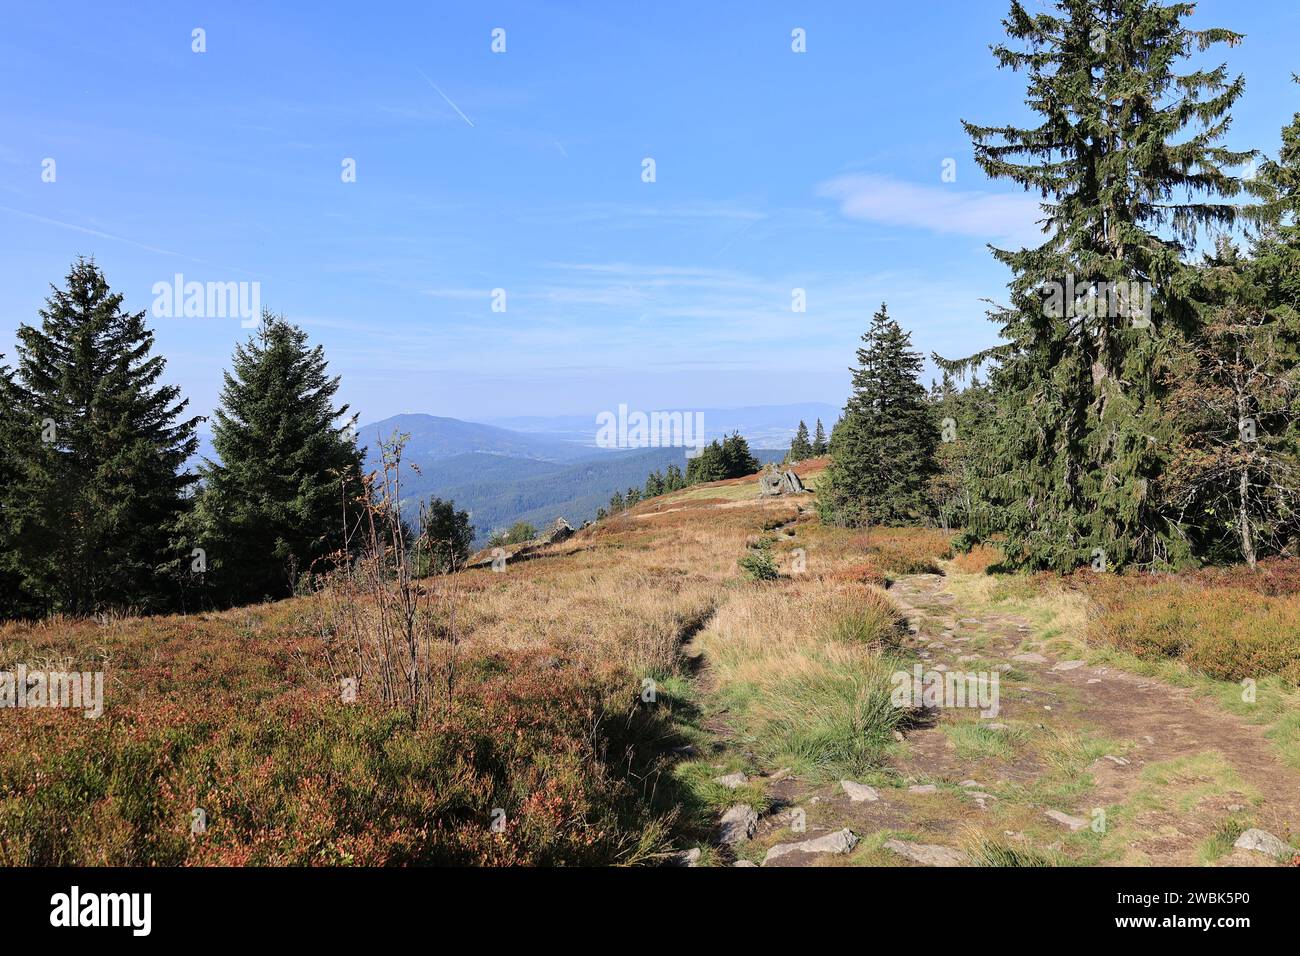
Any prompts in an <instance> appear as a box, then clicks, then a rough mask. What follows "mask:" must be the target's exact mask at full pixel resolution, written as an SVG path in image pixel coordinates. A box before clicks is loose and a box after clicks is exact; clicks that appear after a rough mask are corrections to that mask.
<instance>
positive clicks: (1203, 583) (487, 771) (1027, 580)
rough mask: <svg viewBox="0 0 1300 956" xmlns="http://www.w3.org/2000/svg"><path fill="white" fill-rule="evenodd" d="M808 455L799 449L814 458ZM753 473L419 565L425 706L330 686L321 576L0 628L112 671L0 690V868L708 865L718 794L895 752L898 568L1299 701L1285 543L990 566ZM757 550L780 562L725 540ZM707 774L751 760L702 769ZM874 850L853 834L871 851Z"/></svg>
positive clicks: (886, 771)
mask: <svg viewBox="0 0 1300 956" xmlns="http://www.w3.org/2000/svg"><path fill="white" fill-rule="evenodd" d="M819 468H820V463H817V462H814V463H805V465H804V466H802V467H801V470H802V471H803V472H804V473H805V476H806V480H807V481H808V482H809V483H810V484H815V482H816V478H817V474H818V472H819ZM756 488H757V483H756V478H750V479H741V480H735V481H731V482H720V483H716V485H714V486H704V487H697V488H691V489H689V490H688V491H685V492H680V493H677V494H675V495H669V496H663V497H661V498H656V499H651V500H650V501H647V502H643V503H642V504H640V505H638V506H637V507H636V508H633V509H630V510H629V511H627V512H625V513H623V514H620V515H618V516H616V517H614V518H611V519H608V520H606V521H602V522H600V523H598V524H596V525H594V526H591V527H589V528H587V529H585V530H583V531H581V532H579V533H578V534H577V535H575V536H574V537H572V538H570V539H569V540H567V541H565V542H563V543H561V544H557V545H551V546H547V547H544V548H541V549H537V550H536V551H534V552H532V553H531V554H530V555H529V556H528V557H527V558H526V559H518V560H514V559H512V560H510V561H508V562H507V565H506V568H505V570H504V571H502V572H494V571H492V570H491V569H490V568H480V569H474V570H470V571H465V572H462V573H460V574H456V575H451V576H447V577H440V578H430V579H426V580H424V581H422V582H420V583H419V587H420V588H421V589H424V590H425V591H426V592H428V596H430V597H431V598H432V599H433V601H432V605H431V606H433V607H435V608H437V612H436V613H437V614H438V615H440V618H439V627H441V628H442V630H441V632H440V633H443V634H444V635H446V639H445V640H442V641H439V642H437V643H435V644H432V645H431V646H430V648H429V649H428V651H427V652H425V653H424V654H423V656H422V658H421V666H422V667H423V668H425V670H426V672H427V674H428V675H430V679H431V680H432V681H433V686H434V692H433V697H432V700H433V703H432V706H431V707H429V708H428V709H427V710H425V711H423V712H421V713H419V714H412V713H410V712H407V711H406V710H403V709H402V708H399V707H394V706H391V705H390V704H385V703H384V702H383V701H382V700H380V699H379V698H378V696H377V695H376V693H375V692H374V688H373V685H372V684H370V683H368V682H367V681H366V680H364V679H363V680H362V681H361V684H360V686H359V689H358V695H357V697H356V699H355V700H353V701H348V700H345V699H344V697H345V695H343V694H341V693H340V682H341V681H342V680H343V679H344V678H346V677H347V676H349V673H350V671H349V668H348V664H347V662H348V660H349V656H348V655H349V647H348V646H347V643H348V636H347V635H346V634H345V633H343V632H342V631H340V630H339V629H338V628H337V627H335V626H334V623H333V621H334V619H333V618H332V617H331V615H330V613H329V596H328V595H327V594H326V593H324V592H322V593H317V594H306V595H302V596H299V597H295V598H292V599H289V600H285V601H281V602H277V603H268V604H262V605H255V606H251V607H246V608H241V609H236V610H232V611H227V612H222V613H204V614H194V615H188V616H184V615H174V616H161V617H144V618H134V617H117V618H107V617H104V618H99V619H78V620H74V619H68V618H51V619H48V620H44V621H41V622H37V623H8V624H5V625H3V626H2V627H0V670H9V669H12V668H13V667H15V666H17V664H18V663H20V662H23V663H26V665H27V666H28V667H33V666H37V665H41V666H45V667H47V668H50V669H54V668H56V667H57V668H61V669H66V670H103V671H104V672H105V674H106V692H105V713H104V716H103V717H102V718H100V719H98V720H87V719H84V718H83V717H82V716H81V715H80V714H79V713H70V712H66V711H59V710H26V711H20V710H5V711H0V864H5V865H66V864H78V865H109V866H115V865H321V866H332V865H414V864H462V865H645V864H662V863H666V862H675V861H678V860H680V859H682V857H680V856H679V854H681V853H682V851H684V850H686V849H688V848H691V847H697V848H703V851H704V852H703V855H702V857H701V858H700V859H701V860H702V861H703V862H705V863H709V862H726V861H727V860H728V859H730V856H729V855H728V853H727V852H726V851H722V850H719V849H718V847H717V845H716V843H715V839H714V831H715V826H716V821H717V817H718V815H719V813H721V812H722V811H723V810H725V809H726V808H727V807H728V806H730V805H732V804H734V803H735V802H737V801H748V802H749V803H751V804H753V805H754V806H756V807H757V808H759V810H760V811H762V812H763V813H765V814H766V813H769V812H771V813H775V811H776V810H777V809H779V805H780V800H779V798H778V796H777V795H775V793H774V790H773V784H771V783H770V782H769V781H766V780H765V779H764V778H763V775H765V774H770V773H771V772H772V771H773V770H774V769H776V768H784V769H785V770H787V771H788V772H789V773H791V774H793V775H794V777H796V778H798V779H800V780H802V781H806V782H807V783H808V785H809V786H832V787H833V786H836V784H835V781H838V780H840V779H843V778H855V779H872V780H876V781H877V782H878V783H881V784H882V785H886V784H889V783H890V781H891V780H893V778H894V777H897V776H898V774H899V770H898V767H900V766H902V765H903V764H904V763H905V761H906V759H907V753H908V745H907V744H900V743H899V740H900V738H902V737H904V736H905V735H907V734H910V733H911V727H910V722H911V721H912V720H913V718H914V717H915V715H912V714H909V713H908V712H906V711H900V710H899V709H898V708H896V707H892V706H890V703H889V675H890V674H891V673H892V672H893V671H895V670H898V669H899V668H906V667H909V666H910V664H911V662H912V661H914V660H915V657H914V649H911V648H909V647H908V646H906V642H905V640H904V639H905V638H906V637H907V634H908V628H907V623H906V619H905V617H904V614H903V611H902V610H901V609H900V606H899V605H898V604H897V602H895V601H894V600H892V599H891V597H890V595H889V590H888V586H889V585H890V584H891V582H893V581H897V580H901V579H909V580H910V579H911V578H912V577H915V576H919V578H920V579H927V580H928V579H931V578H935V579H938V576H939V575H945V576H946V577H945V578H944V579H946V580H951V581H952V582H953V583H954V586H957V585H962V586H963V587H966V588H967V590H968V591H969V593H970V594H971V595H980V596H982V597H981V600H983V601H984V602H985V606H987V607H992V606H995V605H999V606H1003V607H1005V606H1007V604H1008V602H1017V601H1018V602H1021V604H1026V605H1027V604H1033V603H1034V602H1038V603H1039V604H1040V605H1041V604H1043V603H1044V602H1045V603H1046V604H1047V605H1052V606H1055V607H1057V609H1058V610H1059V609H1060V608H1061V607H1067V606H1068V607H1069V608H1071V609H1073V610H1072V612H1071V613H1072V614H1073V613H1074V611H1077V612H1078V613H1077V614H1074V616H1070V615H1064V616H1062V617H1061V618H1060V619H1059V621H1066V622H1067V624H1066V625H1062V628H1063V630H1062V631H1061V633H1055V634H1049V635H1047V638H1046V639H1047V640H1048V641H1049V642H1050V641H1051V640H1053V639H1058V640H1059V639H1063V638H1068V639H1069V640H1077V641H1079V642H1081V645H1082V646H1085V647H1087V648H1090V649H1091V652H1092V653H1096V654H1101V655H1105V654H1109V653H1114V654H1115V655H1116V658H1115V659H1116V660H1119V658H1120V657H1123V658H1124V659H1125V660H1129V661H1130V662H1131V666H1133V667H1140V666H1144V664H1145V665H1146V666H1156V665H1158V666H1159V667H1161V668H1164V669H1165V670H1166V671H1167V672H1169V673H1167V674H1166V677H1169V674H1172V673H1173V672H1174V671H1176V672H1177V673H1178V674H1182V675H1184V679H1185V681H1192V680H1193V679H1195V680H1197V681H1203V682H1205V685H1206V687H1207V688H1208V689H1209V690H1208V692H1218V693H1220V695H1221V696H1222V693H1221V690H1220V691H1216V688H1222V687H1223V686H1230V682H1234V681H1238V680H1241V679H1243V678H1246V677H1253V678H1255V679H1258V680H1260V681H1261V682H1262V683H1263V684H1264V685H1265V686H1266V687H1268V688H1272V689H1271V690H1270V691H1269V693H1270V695H1271V696H1270V698H1269V699H1270V701H1271V702H1272V703H1271V705H1270V706H1272V707H1273V711H1272V718H1273V720H1274V721H1275V722H1276V723H1277V724H1278V725H1279V726H1282V725H1284V724H1286V723H1287V722H1288V721H1291V722H1293V723H1294V721H1295V715H1296V713H1300V707H1298V708H1295V709H1293V704H1294V700H1293V698H1292V697H1291V696H1288V693H1289V692H1288V691H1287V688H1291V689H1294V684H1295V682H1296V680H1297V670H1296V668H1297V666H1298V662H1300V627H1297V622H1300V593H1298V589H1297V588H1296V587H1295V582H1296V581H1297V580H1300V573H1298V572H1297V571H1296V568H1295V566H1294V564H1293V563H1290V562H1275V563H1270V564H1267V565H1265V566H1264V567H1262V569H1261V571H1260V572H1259V573H1257V574H1246V573H1244V572H1242V573H1224V574H1221V575H1217V576H1216V575H1212V574H1208V573H1203V574H1200V575H1190V576H1186V577H1182V578H1177V579H1173V578H1170V579H1162V580H1147V579H1137V578H1132V579H1130V578H1117V577H1114V576H1110V577H1108V578H1106V579H1105V580H1091V579H1084V578H1082V577H1080V578H1079V579H1077V580H1076V579H1070V580H1067V581H1065V582H1060V581H1057V580H1055V579H1049V578H1046V577H1039V578H1033V577H1027V576H1008V575H999V574H997V573H996V568H997V554H996V551H995V550H992V549H987V548H986V549H982V550H979V551H976V552H972V553H969V554H965V555H962V554H954V553H953V552H952V550H951V548H950V546H949V539H950V535H948V534H946V533H943V532H940V531H938V530H937V529H867V530H847V529H835V528H828V527H825V526H823V525H821V524H819V523H818V522H817V521H816V518H815V515H814V514H813V513H812V512H811V509H810V507H809V501H808V499H796V500H789V499H776V500H766V501H760V500H758V499H757V498H756ZM755 552H762V553H764V554H765V555H768V556H770V558H771V563H772V565H773V566H774V567H775V578H774V579H772V580H761V579H756V578H755V577H754V575H752V574H751V573H749V572H747V571H746V570H745V567H747V566H748V565H745V566H742V563H741V559H742V558H744V557H745V556H746V555H751V554H754V553H755ZM362 611H363V612H364V609H362ZM1059 621H1058V624H1059ZM1171 669H1172V670H1171ZM1277 746H1278V752H1279V754H1282V755H1286V754H1289V753H1290V748H1291V746H1292V742H1290V738H1287V737H1286V736H1285V735H1283V738H1279V739H1278V744H1277ZM728 772H741V773H746V774H748V782H747V783H746V784H745V785H744V786H742V787H741V788H740V789H739V790H730V789H728V788H726V787H724V786H721V785H719V784H718V783H717V782H716V780H717V778H718V777H720V776H721V775H724V774H726V773H728ZM899 779H901V777H900V778H899ZM895 782H896V781H895ZM1008 805H1010V804H1009V803H1008ZM198 811H201V814H199V813H198ZM200 818H201V819H202V825H196V822H195V821H196V819H200ZM772 819H776V818H775V817H772ZM773 825H775V824H773ZM757 845H758V844H756V846H757ZM990 845H993V844H990ZM878 847H879V842H878V841H877V843H875V844H873V845H872V846H869V847H868V848H867V849H866V850H864V851H862V852H866V853H867V854H868V860H869V861H875V862H878V861H879V860H878V854H879V853H880V852H881V851H880V850H879V848H878ZM996 850H997V848H996V846H994V850H990V851H989V853H990V854H992V855H993V856H996V855H997V852H996ZM872 854H876V855H875V856H873V855H872ZM1069 861H1070V860H1069V857H1068V854H1067V855H1066V856H1065V857H1062V858H1060V859H1057V860H1055V862H1069ZM1076 862H1105V858H1104V857H1099V856H1080V857H1079V858H1078V859H1077V860H1076Z"/></svg>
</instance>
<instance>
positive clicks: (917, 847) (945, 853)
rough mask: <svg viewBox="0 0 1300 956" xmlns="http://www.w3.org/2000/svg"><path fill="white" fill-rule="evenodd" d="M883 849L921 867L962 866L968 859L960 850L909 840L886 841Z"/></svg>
mask: <svg viewBox="0 0 1300 956" xmlns="http://www.w3.org/2000/svg"><path fill="white" fill-rule="evenodd" d="M884 846H885V849H886V850H889V851H891V852H893V853H897V854H898V855H899V856H901V857H903V858H905V859H908V860H911V861H912V862H913V863H919V864H921V865H922V866H964V865H965V864H966V863H967V862H968V861H969V858H968V857H967V856H966V854H965V853H962V852H961V851H960V850H954V849H953V848H952V847H950V846H939V845H938V844H935V843H912V842H911V841H909V840H886V841H885V843H884Z"/></svg>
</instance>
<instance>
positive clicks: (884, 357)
mask: <svg viewBox="0 0 1300 956" xmlns="http://www.w3.org/2000/svg"><path fill="white" fill-rule="evenodd" d="M862 341H863V343H864V344H863V347H861V348H859V349H858V352H857V357H858V367H857V368H855V369H852V370H851V371H852V374H853V392H852V394H851V395H850V396H849V400H848V403H847V404H846V405H845V407H844V415H843V417H842V418H841V419H840V421H839V424H837V425H836V426H835V430H834V431H833V432H832V433H831V441H830V456H831V460H830V464H829V465H828V466H827V468H826V472H825V474H824V475H823V477H822V479H821V481H820V482H819V483H818V487H817V505H818V511H819V512H820V514H821V517H822V520H823V521H824V522H826V523H829V524H840V525H847V526H850V527H860V526H865V525H867V524H902V523H907V522H914V521H920V520H923V519H925V518H926V517H927V516H928V512H929V503H928V497H927V485H928V483H929V481H930V479H931V476H932V475H933V474H934V471H935V462H934V446H935V443H936V442H937V441H938V437H939V436H938V433H937V429H936V425H935V422H934V418H933V414H932V410H931V408H930V405H929V402H928V398H927V395H926V390H925V387H924V386H923V385H921V383H920V381H919V380H918V376H919V374H920V372H921V364H922V363H921V356H920V354H919V353H917V352H915V351H913V350H912V347H911V345H912V342H911V337H910V336H909V335H908V334H907V333H906V332H904V331H903V329H902V328H900V327H899V325H898V323H897V322H895V321H894V320H893V319H891V318H890V317H889V312H888V310H887V309H886V307H885V306H884V305H883V304H882V305H881V306H880V311H879V312H877V313H876V314H875V316H874V317H873V318H872V321H871V327H870V329H869V330H868V331H867V333H866V334H865V335H863V336H862Z"/></svg>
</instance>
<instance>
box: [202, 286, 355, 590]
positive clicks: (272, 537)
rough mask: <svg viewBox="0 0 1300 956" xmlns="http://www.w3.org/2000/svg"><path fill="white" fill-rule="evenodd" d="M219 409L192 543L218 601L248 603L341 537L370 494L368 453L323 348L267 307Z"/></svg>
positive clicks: (236, 360)
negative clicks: (349, 509)
mask: <svg viewBox="0 0 1300 956" xmlns="http://www.w3.org/2000/svg"><path fill="white" fill-rule="evenodd" d="M232 366H233V367H232V369H231V370H230V371H228V372H226V373H225V384H224V387H223V388H222V391H221V404H220V406H219V407H218V408H217V410H216V413H215V416H214V417H215V424H214V427H213V433H212V444H213V448H214V449H215V451H216V454H217V460H216V461H208V462H206V463H205V465H204V466H203V467H202V469H201V476H202V490H201V492H200V494H199V495H198V498H197V503H196V508H195V511H194V515H193V519H192V521H191V522H189V523H188V524H189V532H190V534H189V543H191V544H192V545H193V546H194V547H197V548H201V549H203V551H204V552H205V554H206V563H207V582H206V583H207V584H208V585H209V586H210V587H211V588H212V589H213V593H214V596H215V597H216V599H217V600H219V601H221V602H227V603H245V602H249V601H257V600H261V599H263V598H264V597H272V598H276V597H284V596H286V595H288V594H290V593H291V591H292V588H293V585H294V582H295V581H296V579H297V577H298V575H300V574H302V573H305V572H307V571H310V570H313V569H315V570H320V569H323V568H324V567H326V566H327V563H328V560H329V558H330V557H331V556H332V555H335V554H336V553H337V552H338V551H339V550H340V549H342V548H343V546H344V522H345V520H346V519H345V514H344V508H345V502H346V501H352V500H355V496H356V495H358V494H360V493H361V488H362V485H361V461H362V451H361V449H359V448H358V447H357V444H356V442H355V441H354V440H353V439H352V438H351V437H349V435H348V429H349V427H350V426H349V425H348V424H344V425H341V426H340V425H338V424H336V423H337V422H338V420H339V419H340V418H342V417H343V416H344V415H346V414H347V411H348V406H346V405H343V406H341V407H337V408H336V407H335V406H334V396H335V393H336V392H337V391H338V387H339V379H338V377H337V376H335V377H330V375H329V374H328V370H327V369H328V366H327V363H326V360H325V353H324V350H323V349H322V348H321V346H319V345H316V346H309V345H308V344H307V334H306V333H305V332H304V331H303V330H302V329H300V328H298V327H297V326H294V325H292V324H290V323H289V322H286V321H285V320H284V319H283V317H276V316H274V315H272V314H271V313H270V312H269V311H264V312H263V314H262V322H261V325H260V326H259V327H258V329H257V330H256V332H255V333H254V334H253V335H252V336H250V338H249V339H248V341H246V342H243V343H241V344H239V345H237V346H236V347H235V352H234V355H233V358H232Z"/></svg>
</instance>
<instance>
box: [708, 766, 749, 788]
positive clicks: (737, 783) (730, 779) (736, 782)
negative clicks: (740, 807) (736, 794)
mask: <svg viewBox="0 0 1300 956" xmlns="http://www.w3.org/2000/svg"><path fill="white" fill-rule="evenodd" d="M713 782H714V783H720V784H722V785H723V786H724V787H726V788H727V789H728V790H735V789H736V788H737V787H743V786H744V785H745V784H747V783H749V778H748V777H746V776H745V775H744V774H743V773H741V772H740V771H739V770H737V771H736V772H735V773H729V774H727V775H726V776H723V777H714V778H713Z"/></svg>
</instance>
